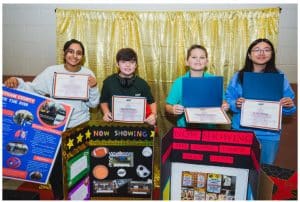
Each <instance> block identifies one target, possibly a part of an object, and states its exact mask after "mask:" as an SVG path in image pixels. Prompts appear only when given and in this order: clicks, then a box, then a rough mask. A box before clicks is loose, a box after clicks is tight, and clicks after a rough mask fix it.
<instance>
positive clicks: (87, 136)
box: [85, 130, 91, 140]
mask: <svg viewBox="0 0 300 202" xmlns="http://www.w3.org/2000/svg"><path fill="white" fill-rule="evenodd" d="M85 139H86V140H88V139H91V132H90V130H88V131H87V132H86V133H85Z"/></svg>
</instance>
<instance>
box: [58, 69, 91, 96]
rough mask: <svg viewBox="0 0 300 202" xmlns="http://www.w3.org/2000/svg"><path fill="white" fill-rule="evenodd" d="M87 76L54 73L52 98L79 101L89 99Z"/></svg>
mask: <svg viewBox="0 0 300 202" xmlns="http://www.w3.org/2000/svg"><path fill="white" fill-rule="evenodd" d="M88 78H89V75H83V74H64V73H55V74H54V82H53V86H54V88H53V96H54V98H65V99H81V100H87V99H88V97H89V87H88Z"/></svg>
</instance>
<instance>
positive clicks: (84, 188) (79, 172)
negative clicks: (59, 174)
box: [62, 122, 91, 200]
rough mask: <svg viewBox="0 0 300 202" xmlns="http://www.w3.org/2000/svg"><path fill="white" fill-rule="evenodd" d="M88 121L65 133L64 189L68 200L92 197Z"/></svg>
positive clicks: (63, 144)
mask: <svg viewBox="0 0 300 202" xmlns="http://www.w3.org/2000/svg"><path fill="white" fill-rule="evenodd" d="M86 128H88V124H87V122H86V123H84V124H81V125H79V126H77V127H75V128H72V129H70V130H67V131H66V132H64V133H63V138H62V160H63V189H64V199H66V200H87V199H90V178H89V172H90V150H89V140H90V139H91V133H90V131H89V130H86Z"/></svg>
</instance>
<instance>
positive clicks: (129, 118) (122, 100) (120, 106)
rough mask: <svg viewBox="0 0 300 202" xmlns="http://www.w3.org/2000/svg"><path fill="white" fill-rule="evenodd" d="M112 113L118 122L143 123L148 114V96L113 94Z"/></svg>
mask: <svg viewBox="0 0 300 202" xmlns="http://www.w3.org/2000/svg"><path fill="white" fill-rule="evenodd" d="M112 114H113V120H114V121H116V122H131V123H143V122H144V119H145V115H146V98H144V97H134V96H113V100H112Z"/></svg>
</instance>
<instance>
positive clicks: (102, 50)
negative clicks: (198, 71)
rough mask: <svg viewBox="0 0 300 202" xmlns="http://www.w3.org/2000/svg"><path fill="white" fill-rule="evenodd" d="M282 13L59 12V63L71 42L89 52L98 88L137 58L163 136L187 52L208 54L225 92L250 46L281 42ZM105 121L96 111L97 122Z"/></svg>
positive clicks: (170, 122) (88, 63)
mask: <svg viewBox="0 0 300 202" xmlns="http://www.w3.org/2000/svg"><path fill="white" fill-rule="evenodd" d="M279 13H280V9H279V8H264V9H238V10H210V11H207V10H206V11H201V10H199V11H172V12H136V11H130V12H127V11H101V10H79V9H72V10H70V9H59V8H58V9H56V34H57V44H56V45H57V62H58V63H62V62H63V54H62V48H63V45H64V43H65V42H66V41H67V40H70V39H71V38H76V39H78V40H80V41H82V42H83V44H84V46H85V48H86V56H85V64H84V65H85V66H87V67H89V68H90V69H92V70H93V72H94V73H95V75H96V77H97V80H98V84H99V88H100V89H101V87H102V82H103V80H104V79H105V78H106V77H107V76H109V75H110V74H112V73H115V72H117V68H116V61H115V56H116V53H117V51H118V50H119V49H120V48H123V47H131V48H133V49H134V50H135V51H136V52H137V54H138V74H139V76H141V77H142V78H144V79H145V80H146V81H147V82H148V83H149V84H150V86H151V89H152V92H153V95H154V97H155V99H156V101H157V104H158V129H159V134H160V135H162V134H165V133H166V132H167V131H168V130H169V129H170V128H171V127H172V126H173V125H174V124H175V123H176V122H175V117H172V116H168V115H167V114H166V113H165V110H164V105H165V98H166V96H167V94H168V92H169V89H170V87H171V84H172V82H173V81H174V80H175V79H176V78H177V77H178V76H180V75H182V74H184V73H185V72H186V70H187V68H186V67H185V61H186V51H187V49H188V48H189V47H190V46H191V45H192V44H201V45H203V46H205V47H206V48H207V50H208V55H209V64H208V67H207V69H208V71H209V72H211V73H213V74H215V75H220V76H224V89H225V88H226V86H227V84H228V82H229V80H230V78H231V76H232V75H233V73H235V72H236V71H238V70H239V69H240V68H241V67H242V66H243V64H244V60H245V56H246V51H247V48H248V46H249V44H250V43H251V42H252V41H254V40H255V39H257V38H268V39H270V40H271V41H272V42H273V43H274V46H275V48H276V47H277V43H278V23H279ZM101 117H102V115H101V113H100V110H99V109H98V110H93V116H92V118H93V119H100V118H101Z"/></svg>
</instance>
